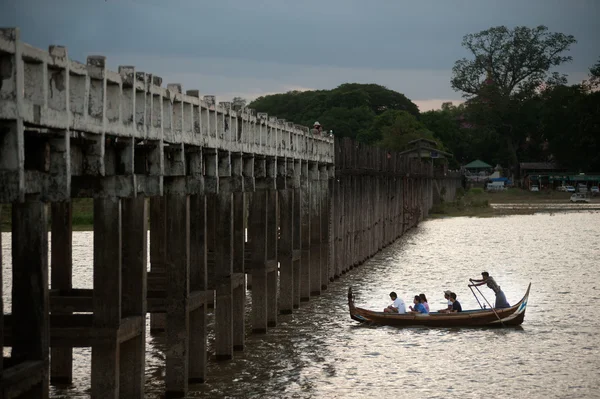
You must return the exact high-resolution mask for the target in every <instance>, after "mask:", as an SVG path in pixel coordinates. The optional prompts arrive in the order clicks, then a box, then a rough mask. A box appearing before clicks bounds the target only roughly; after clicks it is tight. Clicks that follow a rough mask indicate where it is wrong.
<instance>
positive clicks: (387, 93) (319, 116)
mask: <svg viewBox="0 0 600 399" xmlns="http://www.w3.org/2000/svg"><path fill="white" fill-rule="evenodd" d="M249 107H250V108H254V109H256V110H259V111H261V112H267V113H269V114H271V115H276V116H277V117H278V118H283V119H286V120H288V121H292V122H294V123H298V124H302V125H305V126H312V125H313V123H314V122H317V121H318V122H319V123H320V124H321V126H323V129H324V131H327V132H328V131H330V130H333V133H334V135H335V136H337V137H350V138H353V139H356V140H358V141H360V142H363V143H368V144H373V145H381V146H385V147H386V148H390V149H397V150H399V149H402V148H404V147H405V146H406V143H407V142H409V141H411V140H414V139H416V138H419V137H426V138H429V139H431V140H435V137H434V135H433V133H432V132H431V131H429V130H427V128H426V127H425V126H424V125H423V123H421V122H420V120H419V108H418V107H417V105H416V104H415V103H413V102H412V101H410V100H409V99H408V98H406V96H404V95H403V94H401V93H398V92H396V91H393V90H390V89H387V88H385V87H383V86H380V85H376V84H359V83H346V84H343V85H341V86H338V87H336V88H335V89H333V90H315V91H302V92H300V91H291V92H288V93H284V94H274V95H269V96H264V97H259V98H257V99H256V100H254V101H253V102H252V103H251V104H249Z"/></svg>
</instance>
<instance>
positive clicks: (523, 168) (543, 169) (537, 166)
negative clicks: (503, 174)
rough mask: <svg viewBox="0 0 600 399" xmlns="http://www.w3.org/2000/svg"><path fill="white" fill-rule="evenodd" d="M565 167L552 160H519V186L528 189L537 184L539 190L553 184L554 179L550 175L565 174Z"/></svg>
mask: <svg viewBox="0 0 600 399" xmlns="http://www.w3.org/2000/svg"><path fill="white" fill-rule="evenodd" d="M566 172H567V169H566V168H563V167H561V166H560V165H558V164H556V163H554V162H521V163H520V164H519V176H520V183H521V187H524V188H527V189H529V188H530V187H531V186H532V185H537V186H538V187H539V188H540V190H541V189H543V188H548V187H551V186H553V182H554V179H551V176H560V175H565V174H566Z"/></svg>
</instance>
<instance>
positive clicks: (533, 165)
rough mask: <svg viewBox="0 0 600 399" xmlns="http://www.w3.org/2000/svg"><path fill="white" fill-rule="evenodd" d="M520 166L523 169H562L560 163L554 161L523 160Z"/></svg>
mask: <svg viewBox="0 0 600 399" xmlns="http://www.w3.org/2000/svg"><path fill="white" fill-rule="evenodd" d="M519 168H520V169H521V170H523V169H535V170H561V169H563V168H561V167H560V166H559V165H557V164H555V163H553V162H521V163H520V164H519Z"/></svg>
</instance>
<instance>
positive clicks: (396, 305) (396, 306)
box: [383, 291, 406, 314]
mask: <svg viewBox="0 0 600 399" xmlns="http://www.w3.org/2000/svg"><path fill="white" fill-rule="evenodd" d="M390 298H392V301H393V302H392V304H391V305H390V306H388V307H387V308H385V309H383V311H384V312H386V313H400V314H404V313H406V305H405V304H404V301H403V300H402V299H400V298H398V295H396V293H395V292H393V291H392V292H390Z"/></svg>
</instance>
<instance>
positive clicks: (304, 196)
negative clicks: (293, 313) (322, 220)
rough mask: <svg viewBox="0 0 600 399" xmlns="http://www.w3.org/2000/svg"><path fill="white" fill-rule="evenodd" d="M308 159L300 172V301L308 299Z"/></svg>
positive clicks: (309, 288) (309, 272) (309, 287)
mask: <svg viewBox="0 0 600 399" xmlns="http://www.w3.org/2000/svg"><path fill="white" fill-rule="evenodd" d="M308 179H309V176H308V161H302V169H301V174H300V190H301V192H300V212H301V214H300V223H301V224H302V232H301V240H302V244H301V245H302V259H301V265H302V266H301V271H300V301H308V300H310V290H311V286H310V281H311V280H310V274H311V270H310V238H311V236H310V184H309V180H308Z"/></svg>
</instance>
